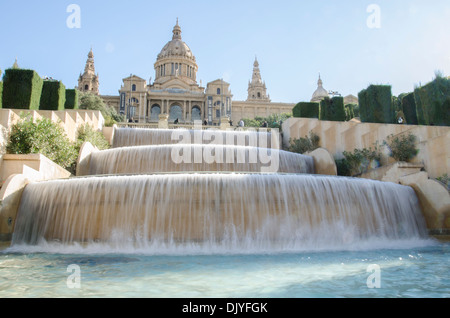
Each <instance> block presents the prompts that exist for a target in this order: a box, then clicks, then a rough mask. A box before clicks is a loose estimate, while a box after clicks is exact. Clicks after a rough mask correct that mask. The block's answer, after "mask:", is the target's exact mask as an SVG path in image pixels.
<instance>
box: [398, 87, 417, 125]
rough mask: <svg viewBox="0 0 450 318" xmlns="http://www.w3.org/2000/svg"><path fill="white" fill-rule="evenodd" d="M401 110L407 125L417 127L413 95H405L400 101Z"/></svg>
mask: <svg viewBox="0 0 450 318" xmlns="http://www.w3.org/2000/svg"><path fill="white" fill-rule="evenodd" d="M401 108H402V110H403V113H404V114H405V120H406V123H407V124H408V125H417V124H418V121H417V112H416V101H415V99H414V93H409V94H405V95H404V96H403V98H402V99H401Z"/></svg>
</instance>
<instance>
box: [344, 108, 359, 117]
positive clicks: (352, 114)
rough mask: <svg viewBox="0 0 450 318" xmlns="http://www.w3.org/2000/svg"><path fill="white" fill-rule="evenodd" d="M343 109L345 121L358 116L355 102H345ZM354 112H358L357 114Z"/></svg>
mask: <svg viewBox="0 0 450 318" xmlns="http://www.w3.org/2000/svg"><path fill="white" fill-rule="evenodd" d="M344 109H345V120H346V121H349V120H352V119H353V118H355V117H358V116H359V111H358V105H357V104H347V105H345V106H344ZM356 114H358V116H357V115H356Z"/></svg>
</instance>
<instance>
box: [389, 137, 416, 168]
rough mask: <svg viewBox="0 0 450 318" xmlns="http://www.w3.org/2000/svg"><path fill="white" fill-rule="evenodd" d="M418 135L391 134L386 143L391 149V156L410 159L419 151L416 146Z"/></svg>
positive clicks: (401, 159)
mask: <svg viewBox="0 0 450 318" xmlns="http://www.w3.org/2000/svg"><path fill="white" fill-rule="evenodd" d="M416 140H417V137H416V136H415V135H413V134H411V133H409V134H408V135H400V136H395V137H394V135H390V136H389V137H388V138H387V141H384V144H385V145H386V146H387V148H388V149H389V151H390V156H391V157H392V158H394V159H395V160H397V161H406V162H408V161H410V160H411V159H413V158H414V157H415V156H417V154H418V153H419V150H418V149H417V148H416Z"/></svg>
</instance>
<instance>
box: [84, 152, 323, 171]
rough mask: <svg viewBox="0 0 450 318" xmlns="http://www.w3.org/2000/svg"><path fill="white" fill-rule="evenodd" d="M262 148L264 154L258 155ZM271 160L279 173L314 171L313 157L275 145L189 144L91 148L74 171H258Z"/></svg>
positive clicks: (267, 166)
mask: <svg viewBox="0 0 450 318" xmlns="http://www.w3.org/2000/svg"><path fill="white" fill-rule="evenodd" d="M262 152H264V154H265V156H261V154H262ZM264 158H267V159H266V160H263V159H264ZM273 159H276V161H275V160H273ZM274 163H276V165H277V166H276V167H275V168H277V169H276V170H277V171H278V172H280V173H308V174H313V173H314V160H313V158H312V157H310V156H305V155H300V154H296V153H292V152H287V151H282V150H277V149H263V148H257V147H244V146H233V145H231V146H228V145H201V144H198V145H196V144H192V145H157V146H137V147H124V148H115V149H110V150H105V151H100V152H93V153H91V154H90V155H89V158H88V159H87V160H85V161H83V162H81V163H80V165H79V167H78V173H77V175H78V176H86V175H105V174H148V173H161V172H194V171H197V172H201V171H217V172H229V171H234V172H261V171H262V168H264V167H266V168H267V169H269V168H270V166H271V165H273V164H274Z"/></svg>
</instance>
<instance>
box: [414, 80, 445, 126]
mask: <svg viewBox="0 0 450 318" xmlns="http://www.w3.org/2000/svg"><path fill="white" fill-rule="evenodd" d="M414 100H415V103H416V108H417V109H416V112H417V120H418V123H419V125H437V126H450V79H447V78H444V77H441V76H440V75H437V76H436V78H435V79H434V80H433V81H432V82H430V83H428V84H427V85H425V86H422V87H417V88H416V89H415V90H414Z"/></svg>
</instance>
